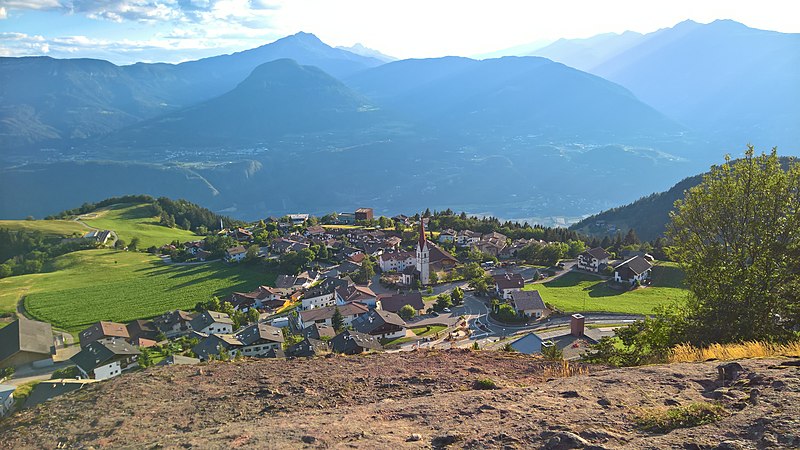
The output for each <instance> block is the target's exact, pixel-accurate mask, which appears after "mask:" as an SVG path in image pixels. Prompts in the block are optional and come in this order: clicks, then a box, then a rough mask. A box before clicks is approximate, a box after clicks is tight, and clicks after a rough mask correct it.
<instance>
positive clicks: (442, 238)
mask: <svg viewBox="0 0 800 450" xmlns="http://www.w3.org/2000/svg"><path fill="white" fill-rule="evenodd" d="M456 236H458V233H456V232H455V231H453V230H449V229H448V230H444V231H442V232H440V233H439V242H441V243H445V242H455V240H456Z"/></svg>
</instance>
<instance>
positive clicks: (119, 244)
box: [114, 239, 128, 250]
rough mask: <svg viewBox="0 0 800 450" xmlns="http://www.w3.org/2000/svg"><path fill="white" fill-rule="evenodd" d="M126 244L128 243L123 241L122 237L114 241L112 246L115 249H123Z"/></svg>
mask: <svg viewBox="0 0 800 450" xmlns="http://www.w3.org/2000/svg"><path fill="white" fill-rule="evenodd" d="M127 246H128V243H127V242H125V241H123V240H122V239H117V242H115V243H114V248H116V249H117V250H124V249H125V247H127Z"/></svg>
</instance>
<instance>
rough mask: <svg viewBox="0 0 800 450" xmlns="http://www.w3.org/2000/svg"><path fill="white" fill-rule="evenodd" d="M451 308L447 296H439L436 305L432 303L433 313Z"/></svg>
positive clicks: (450, 302) (451, 303)
mask: <svg viewBox="0 0 800 450" xmlns="http://www.w3.org/2000/svg"><path fill="white" fill-rule="evenodd" d="M451 306H453V302H452V301H451V300H450V296H449V295H447V294H439V296H438V297H436V303H434V305H433V309H434V310H435V311H441V310H443V309H445V308H449V307H451Z"/></svg>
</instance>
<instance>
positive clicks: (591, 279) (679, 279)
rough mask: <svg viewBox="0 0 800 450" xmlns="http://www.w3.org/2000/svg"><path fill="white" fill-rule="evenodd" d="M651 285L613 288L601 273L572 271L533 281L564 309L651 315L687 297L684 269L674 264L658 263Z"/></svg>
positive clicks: (530, 287)
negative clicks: (658, 309)
mask: <svg viewBox="0 0 800 450" xmlns="http://www.w3.org/2000/svg"><path fill="white" fill-rule="evenodd" d="M652 279H653V282H652V284H651V285H650V286H647V287H643V288H638V289H635V290H630V291H624V290H617V289H613V288H611V287H609V286H608V284H607V283H606V282H605V281H604V280H603V279H601V278H600V277H598V276H595V275H592V274H588V273H584V272H570V273H567V274H565V275H564V276H562V277H559V278H557V279H555V280H552V281H549V282H546V283H532V284H528V285H526V286H525V287H524V290H537V291H539V294H540V295H541V296H542V299H543V300H544V301H545V303H547V304H551V305H553V306H555V307H556V308H558V309H559V310H561V311H564V312H567V313H572V312H611V313H625V314H651V313H652V312H653V310H654V309H655V307H656V306H658V305H661V304H668V303H671V302H674V301H679V300H684V299H686V295H687V292H688V291H687V290H686V288H685V287H684V285H683V272H682V271H681V270H680V268H678V266H677V265H676V264H674V263H669V262H659V263H657V265H656V266H655V267H654V268H653V276H652Z"/></svg>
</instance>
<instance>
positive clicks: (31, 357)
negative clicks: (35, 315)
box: [0, 319, 54, 369]
mask: <svg viewBox="0 0 800 450" xmlns="http://www.w3.org/2000/svg"><path fill="white" fill-rule="evenodd" d="M53 350H54V346H53V329H52V328H51V327H50V324H49V323H45V322H37V321H35V320H28V319H19V320H16V321H14V322H11V323H10V324H8V325H6V326H5V327H3V328H0V369H5V368H6V367H19V366H22V365H25V364H29V363H33V362H35V361H42V360H46V361H52V355H53Z"/></svg>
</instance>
